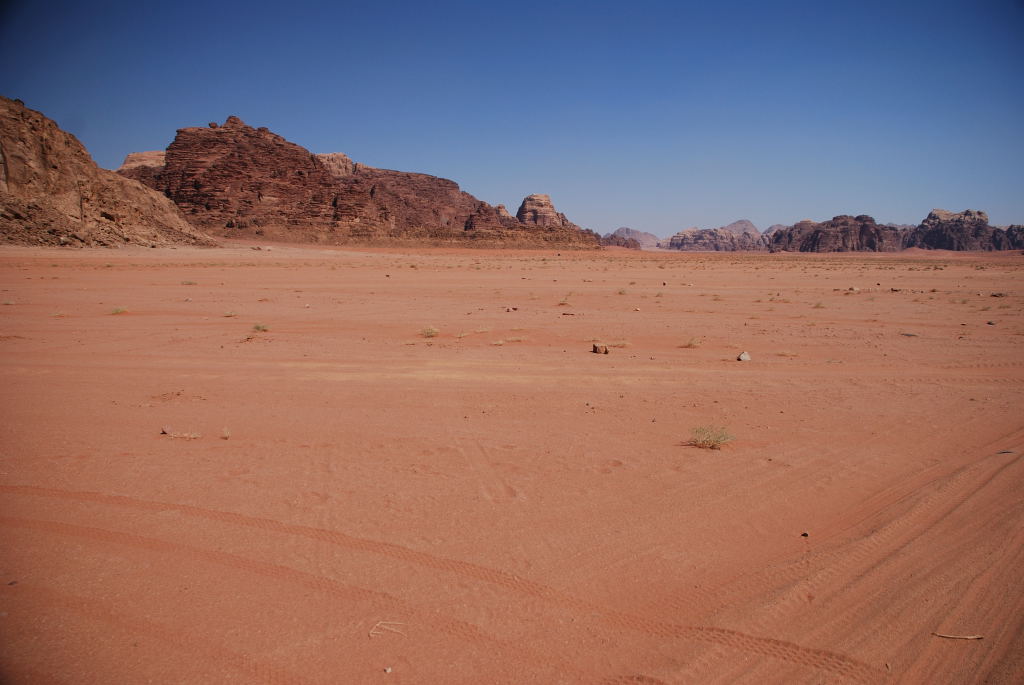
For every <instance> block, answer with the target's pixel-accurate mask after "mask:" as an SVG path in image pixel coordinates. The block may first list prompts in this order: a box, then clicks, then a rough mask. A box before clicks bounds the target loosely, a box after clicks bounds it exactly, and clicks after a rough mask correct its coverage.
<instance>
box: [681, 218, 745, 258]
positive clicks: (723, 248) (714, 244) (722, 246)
mask: <svg viewBox="0 0 1024 685" xmlns="http://www.w3.org/2000/svg"><path fill="white" fill-rule="evenodd" d="M663 245H664V247H667V248H668V249H670V250H683V251H687V252H737V251H757V250H763V249H765V245H764V241H763V240H762V239H761V234H760V232H758V230H757V227H756V226H754V224H752V223H751V222H749V221H747V220H746V219H740V220H739V221H734V222H733V223H731V224H729V225H728V226H720V227H719V228H703V229H702V228H696V227H695V228H687V229H684V230H682V231H679V232H678V233H676V234H675V235H674V236H672V237H671V238H669V240H668V243H667V244H663Z"/></svg>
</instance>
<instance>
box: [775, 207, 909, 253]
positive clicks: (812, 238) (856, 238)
mask: <svg viewBox="0 0 1024 685" xmlns="http://www.w3.org/2000/svg"><path fill="white" fill-rule="evenodd" d="M904 240H905V232H904V231H901V230H900V229H898V228H896V227H894V226H885V225H880V224H878V223H876V222H875V220H874V219H873V218H872V217H870V216H867V215H865V214H861V215H859V216H849V215H848V214H842V215H839V216H836V217H833V218H832V219H830V220H828V221H824V222H821V223H817V222H814V221H811V220H810V219H804V220H803V221H798V222H797V223H795V224H793V226H791V227H790V228H788V229H784V230H778V231H775V232H774V233H772V235H771V237H770V239H769V243H768V245H769V249H771V250H772V251H773V252H778V251H787V252H896V251H898V250H901V249H903V246H904Z"/></svg>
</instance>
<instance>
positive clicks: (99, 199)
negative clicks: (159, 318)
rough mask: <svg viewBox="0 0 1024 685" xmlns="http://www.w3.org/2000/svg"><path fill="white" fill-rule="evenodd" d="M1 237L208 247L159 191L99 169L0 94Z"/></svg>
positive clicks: (47, 123) (44, 121) (36, 115)
mask: <svg viewBox="0 0 1024 685" xmlns="http://www.w3.org/2000/svg"><path fill="white" fill-rule="evenodd" d="M0 240H2V241H4V242H8V243H17V244H23V245H75V246H89V245H95V246H105V247H118V246H122V245H148V246H151V247H155V246H158V245H172V244H189V245H213V244H214V242H213V241H212V240H211V239H210V238H209V237H208V236H205V235H203V234H201V233H200V232H198V231H196V230H195V229H194V228H193V227H192V226H191V225H189V223H188V222H187V221H185V218H184V217H183V216H182V215H181V212H180V211H179V210H178V208H177V207H175V206H174V204H173V203H172V202H171V201H170V200H168V199H167V198H166V197H164V196H162V195H161V194H160V193H157V192H154V191H153V190H151V189H149V188H147V187H145V186H143V185H141V184H139V183H137V182H135V181H132V180H130V179H126V178H123V177H122V176H119V175H118V174H116V173H114V172H113V171H108V170H106V169H100V168H99V167H98V166H97V165H96V163H95V162H94V161H93V159H92V157H91V156H89V153H88V152H87V151H86V149H85V147H83V146H82V144H81V143H80V142H79V141H78V139H77V138H75V137H74V136H73V135H71V134H70V133H67V132H66V131H62V130H61V129H60V128H59V127H58V126H57V124H56V123H55V122H54V121H52V120H51V119H48V118H47V117H46V116H44V115H43V114H42V113H40V112H37V111H35V110H31V109H28V108H27V107H25V104H24V103H23V102H21V101H20V100H10V99H8V98H5V97H0Z"/></svg>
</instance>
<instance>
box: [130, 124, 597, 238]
mask: <svg viewBox="0 0 1024 685" xmlns="http://www.w3.org/2000/svg"><path fill="white" fill-rule="evenodd" d="M157 161H158V160H157V158H156V157H155V156H154V157H145V158H140V157H136V156H132V155H130V156H129V158H128V159H126V161H125V165H123V166H122V167H121V169H119V172H120V173H122V174H124V175H126V176H129V177H132V178H136V179H138V180H140V181H142V182H144V183H147V184H149V185H150V186H151V187H153V188H155V189H157V190H159V191H161V192H163V193H164V194H166V195H167V196H168V197H169V198H171V199H172V200H173V201H174V203H175V204H177V205H178V206H179V207H180V208H181V209H182V211H183V212H184V213H185V216H186V217H187V218H188V219H189V221H191V222H192V223H193V224H194V225H196V226H199V227H202V228H203V229H204V230H207V231H209V232H211V233H217V234H222V235H247V234H253V233H255V234H258V235H267V236H270V237H275V238H278V239H282V240H298V241H311V242H330V243H344V242H350V241H358V242H394V241H415V242H430V243H444V242H469V243H473V244H485V245H491V244H494V245H523V246H529V245H552V246H567V247H568V246H575V247H597V246H598V241H599V239H598V237H597V236H596V234H594V233H592V232H590V231H585V230H583V229H581V228H580V227H579V226H577V225H576V224H573V223H572V222H570V221H569V220H568V219H566V218H565V215H563V214H560V213H558V212H556V211H555V210H554V206H553V205H552V204H551V200H550V198H548V197H547V196H546V195H531V196H530V197H528V198H527V199H526V200H524V201H523V208H520V214H521V215H522V218H516V217H513V216H511V215H510V214H509V213H508V212H507V211H506V210H505V208H504V207H502V206H500V205H499V206H498V207H492V206H491V205H489V204H487V203H486V202H482V201H480V200H478V199H477V198H475V197H473V196H472V195H470V194H469V193H466V192H463V191H462V190H460V189H459V186H458V184H456V183H455V182H453V181H449V180H447V179H443V178H437V177H435V176H429V175H427V174H417V173H410V172H404V171H392V170H389V169H377V168H374V167H368V166H365V165H361V164H357V163H354V162H353V161H352V160H351V159H349V158H348V157H347V156H346V155H344V154H342V153H330V154H320V155H314V154H312V153H310V152H309V151H308V150H306V149H305V148H303V147H300V146H299V145H296V144H294V143H291V142H289V141H287V140H285V139H284V138H282V137H281V136H278V135H276V134H274V133H272V132H270V131H268V130H267V129H266V128H259V129H256V128H253V127H251V126H248V125H246V124H245V123H244V122H242V121H241V120H240V119H238V118H237V117H229V118H228V120H227V121H226V122H225V123H224V124H223V125H222V126H218V125H216V124H210V125H209V126H208V127H194V128H184V129H180V130H179V131H178V132H177V135H176V136H175V139H174V141H173V142H172V143H171V145H170V146H169V147H168V148H167V153H166V155H165V161H164V165H163V167H162V168H161V167H157V166H156V164H155V163H156V162H157ZM130 162H132V163H130ZM524 208H525V209H524Z"/></svg>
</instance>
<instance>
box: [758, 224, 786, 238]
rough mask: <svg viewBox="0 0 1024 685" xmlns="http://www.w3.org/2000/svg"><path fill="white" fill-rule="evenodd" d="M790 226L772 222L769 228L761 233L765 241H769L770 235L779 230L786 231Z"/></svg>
mask: <svg viewBox="0 0 1024 685" xmlns="http://www.w3.org/2000/svg"><path fill="white" fill-rule="evenodd" d="M788 228H789V226H787V225H786V224H772V225H771V226H769V227H768V228H766V229H764V231H762V232H761V235H762V236H763V237H764V239H765V241H767V240H768V237H769V236H771V235H773V234H774V233H776V232H778V231H785V230H787V229H788Z"/></svg>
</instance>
